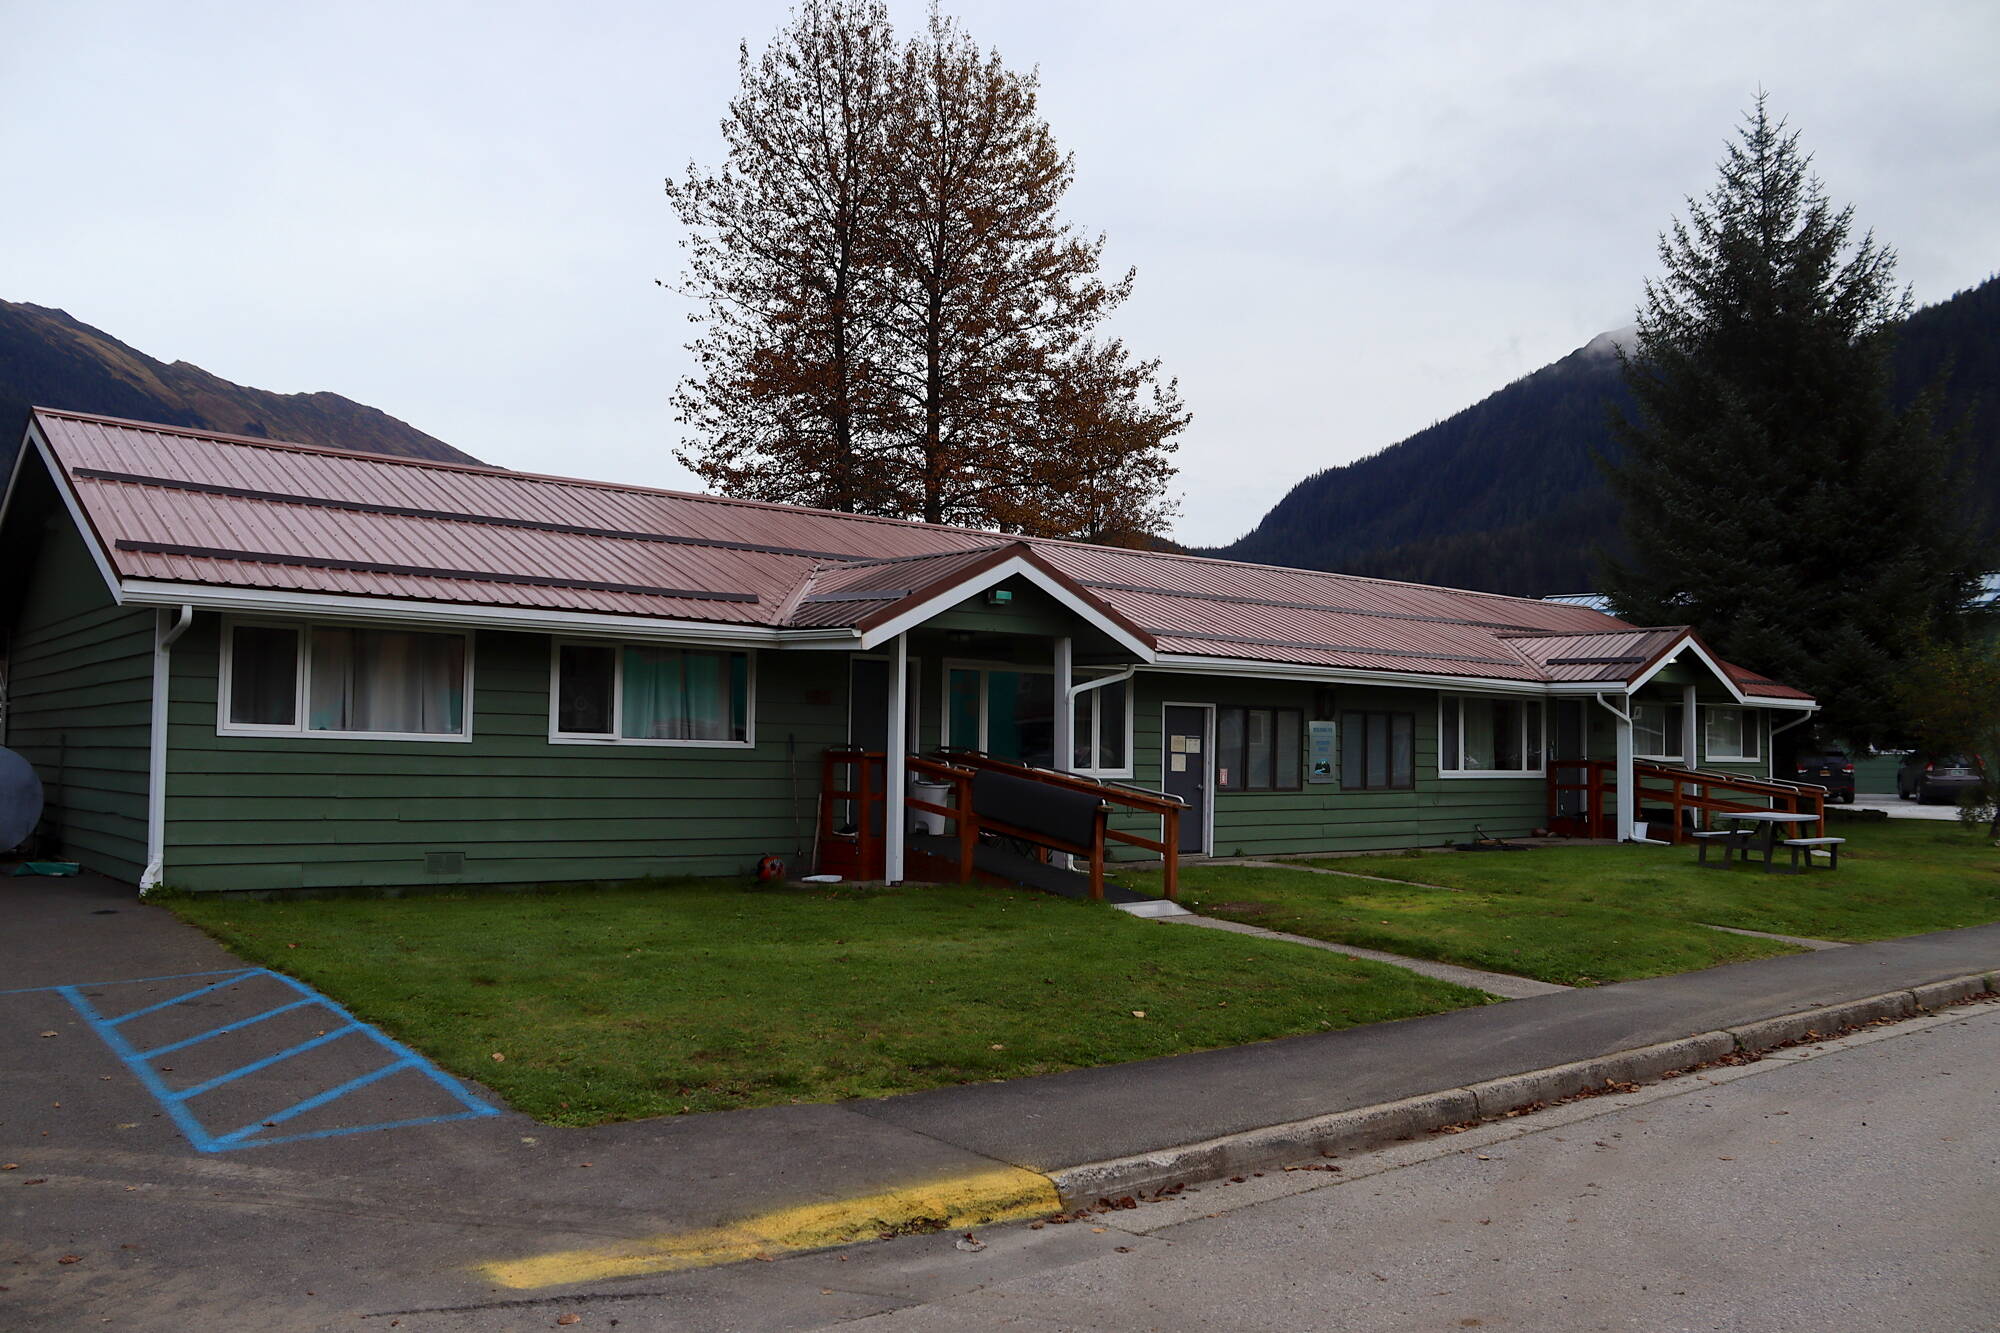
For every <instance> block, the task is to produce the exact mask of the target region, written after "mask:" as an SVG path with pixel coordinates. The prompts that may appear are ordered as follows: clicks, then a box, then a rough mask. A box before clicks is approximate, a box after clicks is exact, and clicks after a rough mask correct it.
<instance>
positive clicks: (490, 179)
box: [0, 0, 2000, 544]
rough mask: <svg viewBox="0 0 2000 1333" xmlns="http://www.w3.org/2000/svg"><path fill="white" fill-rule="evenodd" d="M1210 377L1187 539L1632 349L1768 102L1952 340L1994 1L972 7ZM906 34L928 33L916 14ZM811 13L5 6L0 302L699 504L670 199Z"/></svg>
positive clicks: (1202, 382)
mask: <svg viewBox="0 0 2000 1333" xmlns="http://www.w3.org/2000/svg"><path fill="white" fill-rule="evenodd" d="M948 8H949V9H950V10H951V11H952V12H955V13H957V14H959V15H960V16H961V17H962V18H963V19H964V20H965V22H966V25H967V26H968V28H969V29H970V30H971V32H972V33H973V34H974V35H975V36H976V37H977V38H979V39H980V40H981V41H983V42H985V43H988V44H991V45H995V46H998V47H999V48H1000V50H1001V51H1002V52H1003V54H1004V55H1005V56H1006V58H1007V59H1008V61H1009V62H1010V63H1011V64H1012V65H1014V66H1015V67H1017V68H1026V67H1029V66H1034V65H1039V66H1040V69H1041V75H1042V82H1043V97H1042V106H1043V110H1044V113H1045V115H1046V116H1047V118H1048V120H1049V122H1050V123H1051V125H1052V126H1053V127H1054V130H1055V133H1056V137H1057V139H1058V141H1059V142H1061V143H1062V144H1063V145H1065V146H1066V147H1067V148H1069V149H1071V150H1073V151H1074V152H1075V154H1076V161H1077V183H1076V186H1075V188H1074V189H1073V190H1072V191H1071V193H1070V196H1069V201H1068V207H1067V213H1068V216H1069V217H1070V218H1071V219H1072V220H1074V221H1075V222H1077V223H1078V224H1080V225H1082V226H1084V227H1086V228H1088V229H1091V230H1102V231H1104V232H1106V233H1107V234H1108V236H1109V238H1110V244H1109V248H1108V258H1109V261H1110V264H1111V265H1112V266H1113V267H1114V268H1117V269H1122V268H1123V267H1124V266H1126V265H1136V266H1137V267H1138V270H1139V281H1138V289H1137V292H1136V294H1135V295H1134V297H1133V299H1132V300H1131V301H1130V302H1129V303H1128V305H1127V306H1126V307H1125V308H1124V310H1123V311H1121V312H1120V314H1119V315H1118V317H1117V320H1116V325H1115V329H1116V332H1118V333H1119V334H1120V335H1122V336H1123V337H1124V338H1125V339H1126V340H1127V342H1128V343H1129V344H1130V345H1131V346H1132V347H1133V348H1134V350H1136V351H1138V352H1139V353H1141V354H1143V355H1147V356H1158V357H1161V358H1162V359H1163V361H1164V363H1165V368H1166V370H1167V372H1168V373H1170V374H1173V375H1176V376H1178V377H1179V379H1180V381H1181V387H1182V391H1183V393H1184V395H1185V397H1186V399H1187V403H1188V406H1189V407H1190V408H1191V409H1192V410H1193V412H1194V414H1195V418H1194V425H1193V426H1192V427H1191V429H1190V430H1189V431H1188V433H1187V434H1186V436H1185V437H1184V443H1183V445H1182V449H1181V453H1180V461H1181V475H1180V489H1181V491H1182V493H1183V496H1184V514H1183V519H1182V522H1181V525H1180V527H1179V529H1178V532H1177V534H1176V535H1177V536H1178V537H1179V538H1180V539H1181V540H1182V541H1186V542H1190V543H1196V544H1205V543H1214V542H1220V541H1226V540H1228V539H1230V538H1233V537H1235V536H1237V535H1238V534H1240V533H1241V532H1242V531H1244V530H1245V529H1247V528H1248V527H1249V526H1250V525H1251V524H1253V523H1254V522H1255V521H1256V520H1257V518H1258V517H1259V516H1260V515H1261V514H1262V513H1263V512H1264V510H1265V509H1267V508H1268V507H1269V506H1270V505H1271V503H1272V502H1274V501H1275V500H1276V499H1277V498H1278V497H1279V496H1280V495H1282V494H1283V493H1284V491H1285V490H1286V489H1287V488H1289V487H1290V486H1291V485H1292V484H1293V483H1294V482H1296V481H1297V480H1298V479H1299V478H1300V477H1302V476H1304V475H1305V474H1307V473H1309V472H1313V471H1316V470H1318V469H1320V468H1323V467H1327V466H1330V465H1332V464H1336V463H1341V462H1345V461H1348V460H1350V459H1353V458H1356V457H1359V456H1360V455H1363V454H1366V453H1371V452H1373V451H1374V450H1376V449H1379V448H1381V447H1383V446H1384V445H1387V444H1391V443H1393V442H1394V441H1396V440H1398V439H1400V438H1402V437H1404V436H1405V435H1408V434H1409V433H1410V432H1412V431H1414V430H1417V429H1420V428H1421V427H1423V426H1425V425H1427V424H1429V423H1430V422H1432V421H1434V420H1437V419H1439V418H1441V417H1444V416H1448V415H1450V414H1451V413H1452V412H1454V411H1457V410H1458V409H1459V408H1461V407H1464V406H1466V405H1467V404H1469V403H1472V402H1474V401H1476V400H1478V399H1479V398H1481V397H1483V396H1484V395H1486V394H1487V393H1489V392H1491V391H1493V390H1494V389H1497V388H1499V387H1500V386H1501V385H1503V384H1505V383H1506V382H1507V381H1508V380H1510V379H1513V378H1514V377H1516V376H1518V375H1521V374H1524V373H1526V372H1528V371H1530V370H1533V369H1535V368H1536V367H1538V366H1540V365H1543V364H1545V363H1547V362H1549V361H1551V360H1553V359H1555V358H1556V357H1559V356H1561V355H1563V354H1565V353H1567V352H1569V351H1570V350H1572V349H1573V348H1575V347H1577V346H1579V345H1581V344H1582V343H1584V342H1586V341H1588V340H1589V339H1590V337H1591V336H1592V335H1594V334H1596V333H1598V332H1600V331H1603V330H1605V329H1608V328H1612V327H1615V326H1619V325H1623V324H1626V323H1628V322H1630V320H1631V319H1632V310H1633V306H1634V304H1635V302H1636V301H1637V299H1638V296H1639V288H1640V284H1641V282H1642V281H1643V279H1644V278H1645V277H1647V276H1648V275H1649V274H1651V273H1653V272H1654V271H1655V268H1656V262H1655V258H1654V252H1653V247H1654V244H1655V238H1656V235H1657V233H1658V232H1659V230H1660V229H1661V228H1662V227H1663V226H1664V225H1665V224H1666V223H1667V222H1668V220H1669V219H1670V218H1671V217H1672V216H1673V215H1674V214H1675V213H1676V212H1677V211H1679V210H1680V209H1681V208H1682V207H1683V205H1682V199H1683V197H1684V196H1685V195H1687V194H1689V193H1693V192H1699V191H1702V190H1705V189H1706V188H1707V187H1708V186H1709V184H1710V183H1711V181H1712V179H1713V176H1714V165H1715V162H1716V161H1717V159H1718V158H1719V156H1720V154H1721V151H1722V145H1723V141H1724V139H1725V138H1726V137H1727V136H1728V135H1729V134H1730V133H1731V132H1732V130H1733V127H1734V126H1735V124H1736V123H1737V120H1738V118H1739V115H1740V113H1741V112H1742V110H1743V108H1745V107H1746V106H1747V105H1748V104H1749V103H1750V101H1751V99H1752V97H1753V95H1754V93H1755V90H1756V89H1757V88H1758V87H1759V86H1760V85H1761V86H1762V87H1764V88H1766V89H1768V90H1769V91H1770V93H1771V104H1772V106H1773V108H1774V109H1775V110H1776V111H1778V112H1780V113H1782V114H1785V115H1788V116H1790V117H1791V118H1792V120H1793V122H1794V124H1795V125H1796V126H1798V127H1799V128H1801V129H1803V130H1804V131H1805V142H1806V145H1807V147H1808V148H1809V149H1810V150H1811V151H1812V152H1813V153H1815V154H1816V157H1817V165H1818V170H1819V173H1820V175H1821V176H1822V177H1823V178H1824V179H1825V180H1826V182H1827V185H1828V187H1829V190H1830V192H1831V193H1832V195H1833V197H1834V198H1835V199H1836V200H1840V201H1845V202H1851V203H1852V204H1854V206H1855V208H1856V211H1857V216H1858V219H1859V221H1860V223H1861V224H1862V225H1864V226H1869V227H1873V228H1874V229H1875V231H1876V232H1877V234H1878V235H1879V236H1881V237H1882V238H1883V239H1884V240H1886V241H1888V242H1890V243H1891V244H1893V245H1894V246H1895V247H1896V248H1897V249H1898V250H1899V251H1900V252H1901V254H1902V268H1901V276H1902V277H1903V279H1904V280H1905V281H1907V282H1909V283H1910V284H1912V285H1913V286H1914V288H1915V291H1916V296H1917V299H1918V300H1919V302H1930V301H1936V300H1940V299H1942V298H1944V297H1946V296H1949V295H1950V294H1951V293H1952V292H1953V291H1955V290H1958V289H1961V288H1964V287H1967V286H1970V285H1972V284H1974V283H1976V282H1978V281H1980V280H1981V279H1983V278H1985V277H1986V276H1988V275H1990V274H1992V273H1993V272H1995V271H1996V270H2000V81H1996V78H1995V75H1994V61H1995V57H1996V54H2000V5H1995V4H1993V3H1992V0H1965V2H1963V3H1945V2H1943V0H1935V2H1925V0H1900V2H1899V3H1894V4H1889V3H1876V4H1834V3H1788V4H1773V5H1743V4H1733V3H1732V4H1715V5H1701V4H1662V5H1646V6H1638V5H1605V4H1601V3H1596V4H1580V3H1578V4H1542V5H1530V4H1520V3H1509V4H1497V3H1484V2H1479V3H1475V2H1473V0H1467V2H1466V3H1459V4H1441V5H1434V4H1415V3H1394V4H1371V5H1360V4H1348V3H1332V4H1305V3H1294V4H1257V3H1241V2H1240V0H1239V2H1237V3H1230V4H1216V3H1201V4H1191V3H1183V2H1181V0H957V2H956V3H952V4H949V5H948ZM893 12H894V13H895V15H896V17H897V21H898V23H899V24H900V25H901V26H902V27H903V28H905V29H909V28H913V27H914V26H915V25H916V24H917V23H919V22H920V21H921V18H922V9H921V5H920V4H919V3H917V2H916V0H895V3H894V5H893ZM785 13H786V6H785V4H784V3H783V0H739V2H738V3H735V4H731V5H718V4H692V3H674V2H672V0H668V2H666V3H638V2H636V0H565V2H564V3H562V4H543V5H524V4H508V3H500V2H498V0H484V2H482V3H466V4H449V3H433V2H431V0H397V2H396V3H385V4H338V3H312V2H311V0H287V2H286V3H274V0H255V2H254V3H198V2H196V0H173V2H172V3H161V2H160V0H145V2H144V3H117V2H114V0H62V3H49V2H48V0H0V33H4V39H0V162H4V163H5V165H6V172H7V180H8V182H9V187H10V188H9V190H8V194H9V196H10V199H9V203H10V206H9V207H8V208H6V209H5V211H4V212H0V297H4V298H6V299H10V300H17V301H32V302H35V303H37V304H41V305H51V306H59V307H62V308H63V309H66V310H68V311H69V312H70V313H71V314H73V315H75V316H77V317H78V318H79V319H82V320H83V321H85V322H86V323H90V324H94V325H97V326H98V327H100V328H102V329H104V330H106V331H107V332H109V333H111V334H113V335H115V336H117V337H119V338H121V339H123V340H125V341H126V342H128V343H131V344H132V345H134V346H136V347H138V348H139V349H141V350H142V351H145V352H148V353H150V354H152V355H154V356H158V357H160V358H162V359H164V360H169V361H171V360H188V361H192V362H195V363H196V364H198V365H201V366H203V367H204V368H206V369H208V370H210V371H213V372H214V373H216V374H218V375H221V376H224V377H225V378H228V379H232V380H237V381H240V382H242V383H246V384H252V385H256V386H259V387H261V388H268V389H276V390H282V391H300V390H317V389H330V390H333V391H335V392H338V393H342V394H346V395H347V396H349V397H351V398H356V399H359V400H360V401H362V402H365V403H370V404H373V405H375V406H377V407H380V408H382V409H384V410H386V411H388V412H390V413H392V414H394V415H396V416H399V417H402V418H403V419H405V420H407V421H409V422H411V423H412V424H414V425H416V426H418V427H419V428H421V429H423V430H426V431H428V432H430V433H431V434H433V435H436V436H439V437H440V438H442V439H444V440H447V441H449V442H450V443H452V444H454V445H457V446H458V447H459V448H461V449H464V450H466V451H468V452H470V453H472V454H475V455H477V456H479V457H481V458H483V459H486V460H487V461H489V462H492V463H497V464H500V465H502V466H506V467H517V468H528V469H534V470H539V471H550V472H559V473H568V474H573V475H578V476H587V477H597V478H604V479H608V480H617V481H628V482H638V483H646V484H652V485H664V486H676V487H690V488H692V487H693V486H694V485H695V483H694V481H693V479H692V478H691V477H690V476H689V474H687V473H686V472H685V471H684V470H683V469H681V468H680V466H679V465H678V464H676V463H675V462H674V461H673V458H672V453H671V450H672V447H673V445H674V443H675V441H676V440H677V439H678V434H679V428H678V427H677V425H676V423H675V422H674V421H673V419H672V416H671V413H670V410H669V407H668V395H669V393H670V391H671V388H672V385H673V382H674V380H675V379H676V378H677V377H678V376H679V375H680V374H681V373H683V371H684V369H685V368H686V366H687V364H688V358H687V356H686V354H685V352H684V351H683V350H682V344H683V343H684V342H685V341H686V340H687V338H688V336H689V334H690V328H689V325H688V324H687V322H686V316H687V313H688V310H687V307H686V306H685V305H683V304H681V303H680V302H679V301H678V299H677V298H675V297H673V296H671V295H669V294H667V293H665V292H663V291H662V290H661V289H659V288H658V287H656V286H655V285H654V279H656V278H671V277H672V276H673V275H674V274H675V273H676V271H677V269H678V265H679V257H678V251H677V249H676V244H675V242H676V238H677V235H678V231H677V227H676V223H675V220H674V217H673V214H672V212H671V210H670V209H669V207H668V205H667V202H666V199H665V197H664V196H663V194H662V193H661V190H660V182H661V180H662V178H663V177H665V176H667V175H669V174H673V173H676V172H677V171H678V170H680V169H681V168H682V167H683V166H684V164H685V163H687V162H688V161H689V159H691V158H693V159H699V160H702V161H704V162H708V161H714V160H716V159H717V157H718V155H719V151H720V137H719V134H718V131H717V128H716V122H717V120H718V118H719V116H720V114H721V112H722V109H723V105H724V103H725V102H726V101H727V99H728V98H729V96H730V95H731V93H732V91H733V89H734V87H735V74H736V45H737V42H738V41H739V39H744V38H747V39H748V40H749V41H750V42H751V44H752V46H753V47H755V46H758V45H760V44H762V43H763V42H764V41H765V40H767V39H768V38H769V37H770V35H771V34H772V33H773V32H774V31H776V29H777V28H778V27H779V26H780V24H781V23H782V22H783V20H784V17H785Z"/></svg>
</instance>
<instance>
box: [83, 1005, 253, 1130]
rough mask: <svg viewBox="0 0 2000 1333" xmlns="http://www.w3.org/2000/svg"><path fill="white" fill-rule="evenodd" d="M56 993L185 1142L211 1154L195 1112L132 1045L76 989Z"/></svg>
mask: <svg viewBox="0 0 2000 1333" xmlns="http://www.w3.org/2000/svg"><path fill="white" fill-rule="evenodd" d="M55 989H56V992H57V993H58V994H59V995H61V996H62V997H63V998H64V999H65V1000H68V1001H69V1002H70V1004H71V1006H72V1007H73V1008H75V1010H76V1011H77V1013H78V1014H80V1015H82V1017H83V1021H84V1022H85V1023H87V1024H89V1025H90V1029H91V1031H93V1032H95V1033H96V1034H97V1035H98V1036H99V1037H101V1038H103V1040H104V1044H105V1045H106V1046H109V1047H110V1048H111V1053H112V1054H113V1055H116V1056H117V1057H118V1058H119V1059H120V1060H122V1061H123V1062H124V1064H125V1067H126V1068H127V1069H129V1070H131V1071H132V1074H133V1077H135V1078H137V1079H138V1080H139V1082H140V1083H141V1084H142V1085H143V1086H144V1087H145V1089H146V1091H147V1092H150V1093H152V1094H153V1100H155V1101H157V1102H158V1103H159V1104H160V1105H161V1106H163V1107H164V1108H166V1112H167V1115H168V1116H170V1117H171V1118H172V1119H173V1122H174V1126H175V1127H176V1128H177V1129H179V1130H180V1132H181V1133H182V1134H184V1135H186V1136H187V1140H188V1142H189V1143H192V1144H193V1145H194V1146H195V1147H196V1148H198V1149H199V1150H201V1151H202V1152H214V1151H215V1150H216V1149H215V1146H214V1143H215V1141H214V1139H213V1138H212V1137H211V1136H210V1135H209V1132H208V1131H207V1130H206V1129H205V1128H203V1127H202V1123H201V1121H199V1120H197V1119H195V1116H194V1112H192V1111H190V1110H188V1108H187V1107H186V1106H184V1105H183V1104H181V1103H180V1102H179V1101H177V1100H175V1098H174V1095H173V1090H172V1089H170V1088H168V1087H167V1085H166V1082H165V1080H163V1079H162V1078H161V1077H160V1076H159V1075H158V1074H156V1073H154V1072H153V1070H152V1068H151V1066H149V1065H147V1064H146V1062H145V1061H144V1059H142V1058H141V1057H140V1055H139V1052H138V1051H136V1050H134V1049H133V1047H132V1043H131V1042H129V1041H126V1040H125V1037H124V1034H123V1033H121V1032H119V1031H118V1029H117V1028H115V1027H113V1026H112V1025H111V1024H110V1022H109V1021H107V1020H106V1019H105V1018H104V1016H103V1015H102V1014H99V1013H98V1012H97V1009H96V1007H95V1006H94V1005H92V1004H91V1003H90V1001H89V1000H87V999H85V998H84V997H83V994H82V992H81V991H79V990H78V989H77V988H76V987H75V986H58V987H56V988H55Z"/></svg>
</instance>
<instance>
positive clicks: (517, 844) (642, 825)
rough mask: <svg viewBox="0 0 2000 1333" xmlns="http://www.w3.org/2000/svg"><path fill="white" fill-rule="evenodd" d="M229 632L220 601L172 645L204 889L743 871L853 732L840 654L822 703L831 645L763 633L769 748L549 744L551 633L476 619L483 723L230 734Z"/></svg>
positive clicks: (807, 810) (179, 864)
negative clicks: (771, 648)
mask: <svg viewBox="0 0 2000 1333" xmlns="http://www.w3.org/2000/svg"><path fill="white" fill-rule="evenodd" d="M218 640H219V624H218V622H217V620H216V618H215V617H213V616H202V617H200V618H199V619H198V621H197V623H196V625H195V626H194V627H193V628H192V629H191V630H190V631H189V632H188V634H187V635H186V636H185V637H184V638H183V639H182V640H181V642H180V644H179V645H178V646H177V648H176V650H175V653H174V680H173V688H172V690H171V695H170V697H171V700H172V705H171V707H172V724H171V726H170V728H169V738H170V744H171V746H172V760H171V765H170V774H171V776H170V780H169V783H168V791H167V808H168V850H167V879H168V882H169V883H172V884H174V885H176V886H179V887H185V888H188V889H192V890H196V891H206V890H244V889H260V888H287V887H301V886H303V887H325V888H338V887H342V886H343V885H351V886H360V887H398V886H423V885H434V884H454V883H456V884H513V883H535V882H541V881H547V880H605V879H630V878H636V877H640V876H646V875H667V874H731V873H744V872H747V871H749V870H750V869H751V868H752V867H753V866H754V864H755V862H756V860H757V858H758V857H759V856H760V855H763V854H766V853H773V854H776V855H779V856H782V857H784V858H786V859H787V860H788V861H791V862H794V863H797V862H799V861H802V860H803V857H804V855H806V854H807V853H808V852H809V850H810V845H811V840H812V831H813V823H814V818H815V815H816V809H817V801H818V792H819V771H820V755H821V753H822V752H823V751H824V750H825V749H827V748H828V747H829V746H837V745H840V744H844V743H845V740H846V729H847V701H846V691H845V688H844V676H845V672H844V670H843V671H842V672H841V673H840V674H841V676H842V677H843V680H842V681H841V684H840V685H839V686H836V687H835V688H834V691H833V699H834V702H833V703H832V704H831V705H825V704H812V703H809V702H808V699H807V696H808V695H809V694H810V693H812V692H815V691H824V690H826V689H827V688H828V671H827V667H828V661H827V659H826V658H825V657H824V656H822V655H819V654H805V653H768V652H767V653H760V654H758V661H757V676H756V692H757V707H756V744H755V746H754V747H746V748H735V747H730V748H706V747H703V748H681V747H675V746H657V745H562V744H552V743H551V742H550V741H549V739H548V725H549V693H548V689H549V639H548V638H547V637H546V636H543V635H538V634H517V633H504V632H498V631H480V632H479V633H478V634H477V635H476V636H475V642H474V645H473V669H472V676H473V699H472V707H471V722H472V739H471V740H470V741H464V742H454V741H366V740H348V739H339V738H333V737H326V736H224V735H218V734H217V731H216V697H217V693H216V691H217V660H216V658H217V645H218ZM840 665H841V666H842V667H843V668H844V666H845V663H844V662H842V663H841V664H840ZM788 737H792V738H795V742H796V744H795V749H794V750H792V751H790V752H788V747H787V738H788ZM426 851H462V852H464V853H465V868H464V871H463V872H462V873H460V874H456V875H446V876H439V875H431V874H428V873H426V871H425V867H424V853H425V852H426ZM265 869H268V871H269V881H270V882H268V883H266V882H264V880H263V879H262V878H260V875H261V872H262V871H263V870H265Z"/></svg>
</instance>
